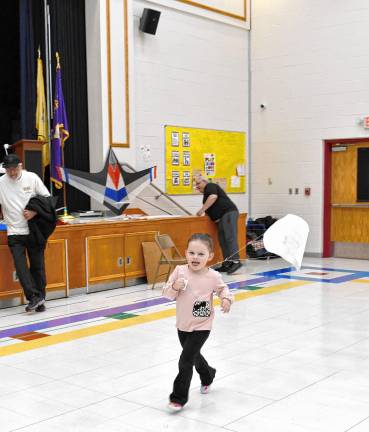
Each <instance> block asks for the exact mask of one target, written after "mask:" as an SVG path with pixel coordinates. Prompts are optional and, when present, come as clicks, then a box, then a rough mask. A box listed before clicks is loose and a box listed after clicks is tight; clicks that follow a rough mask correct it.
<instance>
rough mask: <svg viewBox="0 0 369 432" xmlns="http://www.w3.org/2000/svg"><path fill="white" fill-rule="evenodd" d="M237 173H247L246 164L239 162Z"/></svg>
mask: <svg viewBox="0 0 369 432" xmlns="http://www.w3.org/2000/svg"><path fill="white" fill-rule="evenodd" d="M237 175H238V176H244V175H246V168H245V164H237Z"/></svg>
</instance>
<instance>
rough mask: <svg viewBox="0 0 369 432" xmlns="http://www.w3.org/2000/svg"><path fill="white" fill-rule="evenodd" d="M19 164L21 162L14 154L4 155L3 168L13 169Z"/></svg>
mask: <svg viewBox="0 0 369 432" xmlns="http://www.w3.org/2000/svg"><path fill="white" fill-rule="evenodd" d="M20 163H21V160H20V159H19V157H18V156H17V155H16V154H15V153H11V154H8V155H5V157H4V160H3V167H4V168H15V167H17V166H18V165H19V164H20Z"/></svg>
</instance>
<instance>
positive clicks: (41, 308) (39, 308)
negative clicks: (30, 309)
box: [35, 304, 46, 312]
mask: <svg viewBox="0 0 369 432" xmlns="http://www.w3.org/2000/svg"><path fill="white" fill-rule="evenodd" d="M45 310H46V306H45V305H44V304H40V305H39V306H37V308H36V309H35V312H45Z"/></svg>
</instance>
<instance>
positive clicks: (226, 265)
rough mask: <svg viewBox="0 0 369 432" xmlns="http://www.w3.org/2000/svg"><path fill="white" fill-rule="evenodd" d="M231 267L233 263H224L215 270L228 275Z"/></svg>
mask: <svg viewBox="0 0 369 432" xmlns="http://www.w3.org/2000/svg"><path fill="white" fill-rule="evenodd" d="M231 265H232V262H231V261H223V263H222V265H221V266H220V267H218V268H217V269H215V270H216V271H218V272H221V273H226V272H227V271H228V270H229V268H230V267H231Z"/></svg>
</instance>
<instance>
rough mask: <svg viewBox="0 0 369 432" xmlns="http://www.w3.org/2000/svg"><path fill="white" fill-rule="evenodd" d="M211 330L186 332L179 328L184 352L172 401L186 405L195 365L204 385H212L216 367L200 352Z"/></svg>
mask: <svg viewBox="0 0 369 432" xmlns="http://www.w3.org/2000/svg"><path fill="white" fill-rule="evenodd" d="M209 334H210V331H209V330H199V331H193V332H184V331H181V330H178V337H179V341H180V343H181V345H182V348H183V350H182V354H181V356H180V358H179V362H178V369H179V372H178V375H177V377H176V379H175V380H174V383H173V392H172V393H171V395H170V396H169V399H170V401H171V402H177V403H179V404H181V405H184V404H185V403H186V402H187V401H188V392H189V390H190V385H191V379H192V374H193V367H194V366H195V368H196V371H197V372H198V374H199V375H200V380H201V384H202V385H210V384H211V383H212V382H213V379H214V377H215V372H216V371H215V369H214V368H212V367H211V366H209V365H208V362H207V361H206V360H205V359H204V357H203V356H202V355H201V354H200V350H201V348H202V346H203V345H204V343H205V341H206V339H207V338H208V337H209Z"/></svg>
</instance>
